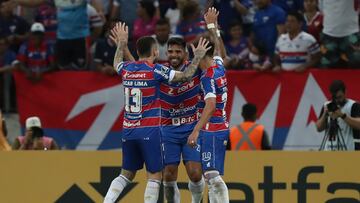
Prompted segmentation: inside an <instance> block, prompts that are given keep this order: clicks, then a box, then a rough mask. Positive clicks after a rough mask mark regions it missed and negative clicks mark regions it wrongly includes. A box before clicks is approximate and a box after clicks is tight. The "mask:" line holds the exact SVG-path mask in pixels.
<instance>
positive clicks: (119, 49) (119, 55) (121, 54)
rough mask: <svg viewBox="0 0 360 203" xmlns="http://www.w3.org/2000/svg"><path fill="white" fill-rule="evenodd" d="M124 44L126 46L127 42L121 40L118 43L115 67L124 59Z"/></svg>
mask: <svg viewBox="0 0 360 203" xmlns="http://www.w3.org/2000/svg"><path fill="white" fill-rule="evenodd" d="M124 46H126V42H120V43H119V44H118V45H117V48H116V52H115V56H114V64H113V65H114V68H115V69H116V66H117V65H119V63H120V62H122V61H123V60H124Z"/></svg>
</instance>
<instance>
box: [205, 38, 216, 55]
mask: <svg viewBox="0 0 360 203" xmlns="http://www.w3.org/2000/svg"><path fill="white" fill-rule="evenodd" d="M207 40H208V42H209V44H208V46H209V47H210V49H209V50H208V51H207V52H206V53H205V56H209V57H213V56H214V52H215V44H214V42H212V41H211V40H210V39H207Z"/></svg>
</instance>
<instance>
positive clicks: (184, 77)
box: [172, 56, 201, 82]
mask: <svg viewBox="0 0 360 203" xmlns="http://www.w3.org/2000/svg"><path fill="white" fill-rule="evenodd" d="M200 60H201V58H200V57H197V56H195V57H194V59H193V60H192V62H191V64H190V65H189V66H188V67H187V68H186V70H185V71H184V72H180V71H177V72H176V73H175V76H174V78H173V80H172V82H186V81H189V80H191V78H192V77H193V75H194V74H195V72H196V70H197V68H198V66H199V63H200Z"/></svg>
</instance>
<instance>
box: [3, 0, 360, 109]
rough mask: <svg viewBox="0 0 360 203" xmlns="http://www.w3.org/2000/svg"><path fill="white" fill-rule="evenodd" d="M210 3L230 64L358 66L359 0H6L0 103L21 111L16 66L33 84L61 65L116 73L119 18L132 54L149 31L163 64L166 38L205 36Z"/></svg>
mask: <svg viewBox="0 0 360 203" xmlns="http://www.w3.org/2000/svg"><path fill="white" fill-rule="evenodd" d="M210 6H214V7H216V8H217V9H218V10H219V11H220V17H219V26H220V28H221V36H222V38H223V41H224V43H225V47H226V50H227V58H226V60H225V62H226V67H227V69H231V70H249V69H250V70H251V69H253V70H257V71H272V72H279V71H296V72H302V71H304V70H306V69H308V68H324V69H325V68H357V67H360V34H359V8H360V1H359V0H346V1H339V0H156V1H151V0H141V1H139V0H127V1H125V0H74V1H67V0H50V1H49V0H1V1H0V73H3V74H0V76H1V77H0V78H1V81H0V82H1V84H2V85H1V86H0V87H1V88H0V95H1V96H0V103H1V106H0V108H1V109H3V110H5V111H16V105H15V103H16V102H15V99H14V98H15V96H14V92H15V91H14V88H15V87H14V82H13V79H12V76H11V72H12V71H14V70H20V71H23V72H24V73H26V75H27V78H28V79H29V80H31V81H32V82H34V83H36V82H38V81H40V80H41V78H42V76H43V74H46V73H48V72H51V71H56V70H77V71H81V70H94V71H99V72H100V73H102V74H106V75H109V76H112V75H115V71H114V70H113V67H112V62H113V56H114V54H115V50H116V47H115V44H114V43H113V42H112V41H111V40H110V39H109V38H108V36H109V31H110V30H111V28H112V27H113V26H114V24H115V23H116V22H118V21H122V22H125V23H126V24H127V25H128V26H129V32H130V39H129V40H130V43H129V48H130V51H132V52H133V55H136V53H135V52H134V44H135V42H136V40H137V39H139V38H140V37H142V36H145V35H152V36H153V37H154V38H155V39H156V40H157V42H158V45H159V50H160V56H159V58H158V61H159V62H160V63H161V62H165V61H167V56H166V49H167V43H166V42H167V40H168V39H169V38H171V37H173V36H181V37H183V38H184V39H185V40H186V42H187V43H193V42H196V41H197V40H198V39H199V38H200V37H201V36H207V35H208V33H207V31H206V27H205V26H206V25H205V23H204V21H203V19H202V16H203V13H204V11H205V10H206V9H207V8H209V7H210ZM4 98H6V99H5V100H4Z"/></svg>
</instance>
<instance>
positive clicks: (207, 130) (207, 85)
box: [188, 8, 229, 203]
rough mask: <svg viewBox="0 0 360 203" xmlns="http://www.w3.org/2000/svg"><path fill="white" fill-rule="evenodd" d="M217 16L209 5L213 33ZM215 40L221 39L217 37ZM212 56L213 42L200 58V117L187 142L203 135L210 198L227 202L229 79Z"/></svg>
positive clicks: (208, 13)
mask: <svg viewBox="0 0 360 203" xmlns="http://www.w3.org/2000/svg"><path fill="white" fill-rule="evenodd" d="M217 16H218V12H217V11H216V10H215V9H214V8H210V9H209V11H208V12H207V14H205V20H206V22H207V27H208V29H209V31H210V33H211V34H212V36H214V35H216V24H215V22H216V21H214V19H213V18H214V17H216V19H217ZM207 18H212V22H213V23H210V24H209V23H208V22H210V21H209V19H207ZM215 38H216V37H215ZM215 43H219V41H218V40H215ZM213 56H214V46H212V48H211V49H210V50H208V51H207V52H206V54H205V57H204V58H203V59H202V60H201V61H200V69H201V70H202V71H203V73H202V76H201V89H202V91H201V93H200V94H201V101H200V103H199V112H200V113H201V117H200V119H199V121H198V123H197V124H196V126H195V128H194V130H193V132H192V133H191V135H190V136H189V138H188V144H189V145H190V146H192V147H197V140H198V137H199V136H200V139H199V142H200V148H201V154H202V169H203V171H204V176H205V179H206V182H207V184H208V186H209V198H210V202H212V203H213V202H221V203H224V202H225V203H226V202H229V193H228V188H227V186H226V184H225V182H224V181H223V179H222V178H221V176H220V175H223V174H224V159H225V151H226V145H227V142H228V138H229V125H228V123H227V120H226V112H225V106H226V100H227V81H226V76H225V68H224V66H223V61H222V59H221V58H220V57H213Z"/></svg>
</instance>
